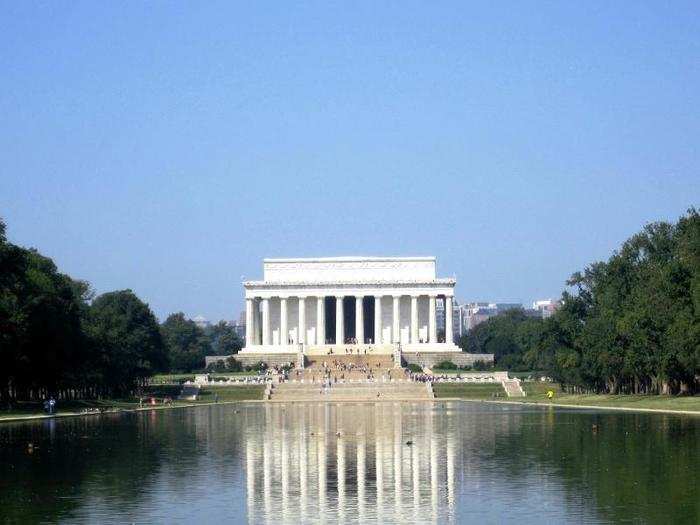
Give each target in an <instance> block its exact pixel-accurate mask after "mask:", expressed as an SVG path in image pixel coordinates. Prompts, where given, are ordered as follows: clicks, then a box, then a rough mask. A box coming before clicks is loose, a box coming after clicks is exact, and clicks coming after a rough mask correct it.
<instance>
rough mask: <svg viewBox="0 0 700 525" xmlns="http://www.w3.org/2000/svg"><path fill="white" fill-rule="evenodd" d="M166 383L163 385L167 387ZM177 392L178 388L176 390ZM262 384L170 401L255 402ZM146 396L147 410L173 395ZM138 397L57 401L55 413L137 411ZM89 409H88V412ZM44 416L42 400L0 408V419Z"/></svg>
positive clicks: (160, 391)
mask: <svg viewBox="0 0 700 525" xmlns="http://www.w3.org/2000/svg"><path fill="white" fill-rule="evenodd" d="M169 386H170V385H165V387H169ZM178 391H179V389H178ZM264 392H265V385H244V386H219V387H205V388H202V390H201V391H200V396H199V399H198V400H197V401H178V400H173V403H172V407H173V408H176V407H183V406H192V405H206V404H210V403H214V402H215V399H216V397H215V396H218V402H221V403H229V402H232V401H259V400H261V399H262V398H263V393H264ZM145 395H146V396H154V397H156V398H157V400H158V404H156V405H147V404H144V405H143V409H144V410H150V409H154V408H155V409H168V408H171V405H164V404H163V403H162V398H163V397H164V396H171V397H172V396H174V395H176V392H174V391H172V388H164V387H155V388H153V389H152V390H150V391H148V392H147V393H146V394H145ZM139 408H140V407H139V400H138V399H136V398H129V399H90V400H76V401H65V402H64V401H61V402H59V403H57V406H56V415H57V416H76V415H83V414H86V415H87V414H91V413H94V409H97V410H101V411H106V412H115V411H121V410H138V409H139ZM88 410H92V412H88ZM41 417H47V414H46V412H44V409H43V403H40V402H20V403H17V404H15V405H14V406H13V408H12V409H11V410H2V411H0V422H2V421H4V420H6V421H12V420H18V419H34V418H41Z"/></svg>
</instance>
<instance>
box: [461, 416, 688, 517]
mask: <svg viewBox="0 0 700 525" xmlns="http://www.w3.org/2000/svg"><path fill="white" fill-rule="evenodd" d="M511 418H512V419H513V423H514V424H512V425H509V427H508V429H507V430H506V429H503V430H504V431H503V432H499V433H497V434H496V436H495V441H494V448H493V456H494V457H498V458H505V459H506V462H507V467H508V468H503V469H502V475H503V476H504V477H505V478H506V479H511V480H513V481H517V480H522V479H525V478H528V477H530V478H532V479H533V480H535V479H536V478H538V477H542V476H544V478H545V480H546V479H550V480H552V481H554V482H556V483H558V484H560V485H561V486H562V487H563V488H564V490H565V496H566V501H567V503H569V504H571V505H572V506H579V507H580V506H587V507H589V508H590V509H592V510H594V511H595V512H597V513H598V515H599V516H601V519H604V520H605V521H609V520H612V521H627V522H630V521H631V522H651V523H660V522H688V523H690V522H695V520H697V519H698V516H700V485H699V484H698V472H699V470H698V469H699V468H700V420H698V419H697V418H692V417H679V416H674V415H668V414H643V413H619V412H608V413H605V412H603V413H601V412H598V413H590V412H582V411H580V410H571V411H561V410H556V409H552V408H549V409H536V408H533V409H530V411H528V412H523V411H521V410H517V411H516V412H514V413H512V415H511ZM470 450H471V453H473V454H475V455H476V456H477V457H479V458H480V459H481V460H484V461H491V460H492V459H493V458H492V457H491V453H490V452H484V450H483V449H475V448H471V449H470ZM533 474H536V475H533ZM533 482H534V481H533ZM542 488H543V489H544V488H545V485H543V487H542Z"/></svg>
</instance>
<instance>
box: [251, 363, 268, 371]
mask: <svg viewBox="0 0 700 525" xmlns="http://www.w3.org/2000/svg"><path fill="white" fill-rule="evenodd" d="M246 370H250V371H252V372H264V371H265V370H267V364H266V363H265V362H263V361H258V362H257V363H254V364H252V365H250V366H248V367H246Z"/></svg>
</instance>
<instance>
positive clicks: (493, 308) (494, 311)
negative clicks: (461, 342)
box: [460, 302, 523, 334]
mask: <svg viewBox="0 0 700 525" xmlns="http://www.w3.org/2000/svg"><path fill="white" fill-rule="evenodd" d="M522 307H523V305H522V304H520V303H489V302H473V303H466V304H463V305H461V306H460V317H461V319H462V326H461V328H462V334H465V333H466V332H468V331H470V330H472V329H473V328H475V327H476V326H478V325H480V324H481V323H483V322H484V321H487V320H489V319H491V318H492V317H494V316H496V315H499V314H502V313H503V312H507V311H508V310H513V309H514V308H522Z"/></svg>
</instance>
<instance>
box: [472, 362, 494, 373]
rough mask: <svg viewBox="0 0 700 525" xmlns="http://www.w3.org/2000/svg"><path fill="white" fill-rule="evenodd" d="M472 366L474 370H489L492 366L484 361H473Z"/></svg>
mask: <svg viewBox="0 0 700 525" xmlns="http://www.w3.org/2000/svg"><path fill="white" fill-rule="evenodd" d="M473 368H474V370H479V371H483V370H490V369H491V368H492V367H491V366H489V365H488V364H487V363H486V361H474V366H473Z"/></svg>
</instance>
